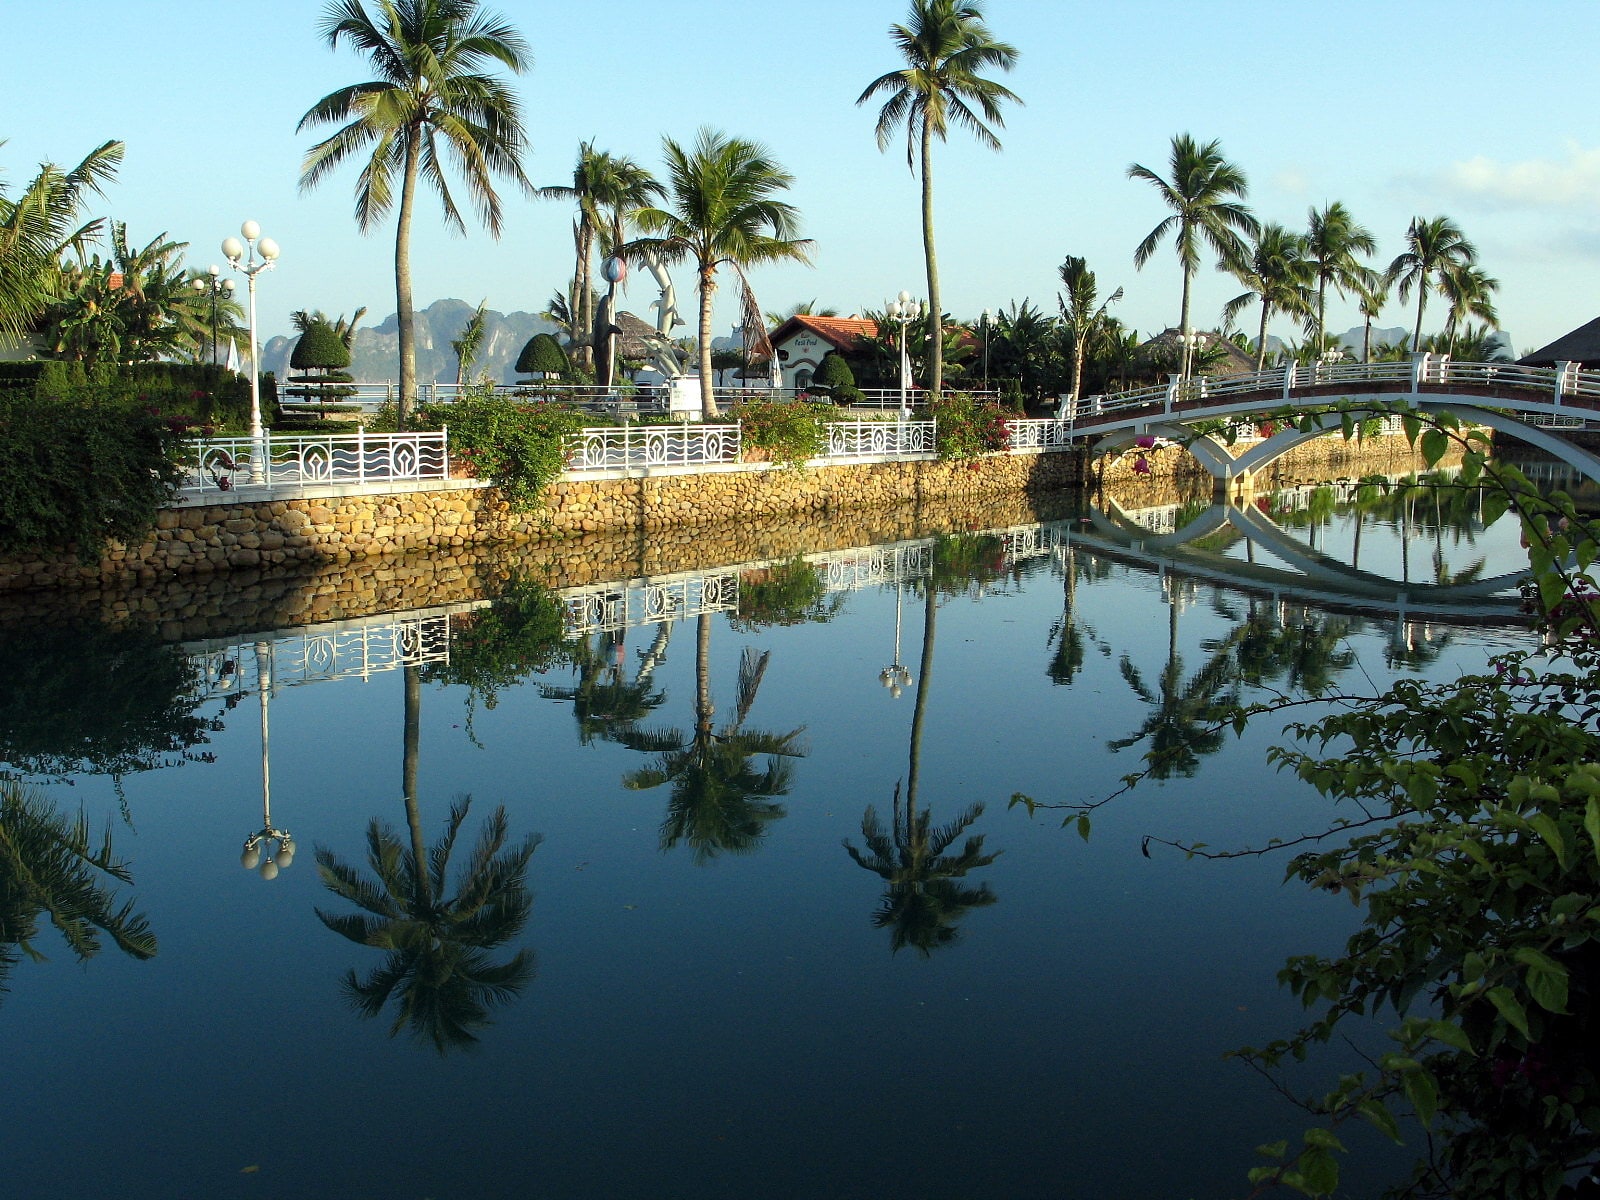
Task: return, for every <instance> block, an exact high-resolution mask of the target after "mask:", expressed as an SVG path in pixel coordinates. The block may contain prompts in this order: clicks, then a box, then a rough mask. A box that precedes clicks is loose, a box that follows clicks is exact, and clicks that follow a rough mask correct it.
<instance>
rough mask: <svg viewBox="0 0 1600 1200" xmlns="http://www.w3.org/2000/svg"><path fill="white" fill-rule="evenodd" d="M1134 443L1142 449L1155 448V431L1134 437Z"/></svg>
mask: <svg viewBox="0 0 1600 1200" xmlns="http://www.w3.org/2000/svg"><path fill="white" fill-rule="evenodd" d="M1133 444H1134V445H1135V446H1137V447H1139V449H1141V450H1154V449H1155V445H1156V439H1155V435H1154V434H1153V433H1144V434H1140V435H1139V436H1138V437H1136V438H1134V439H1133Z"/></svg>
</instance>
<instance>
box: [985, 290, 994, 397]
mask: <svg viewBox="0 0 1600 1200" xmlns="http://www.w3.org/2000/svg"><path fill="white" fill-rule="evenodd" d="M993 321H994V313H992V312H990V311H989V310H988V309H987V308H986V309H984V310H983V390H984V391H986V392H987V391H988V390H989V326H990V324H991V323H992V322H993Z"/></svg>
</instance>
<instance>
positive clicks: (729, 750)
mask: <svg viewBox="0 0 1600 1200" xmlns="http://www.w3.org/2000/svg"><path fill="white" fill-rule="evenodd" d="M695 620H696V624H697V628H696V638H695V703H694V726H693V728H692V729H691V730H689V731H684V730H680V729H654V730H641V729H631V728H624V729H620V730H618V732H617V735H616V736H617V740H618V741H619V742H621V743H622V744H623V745H624V746H627V747H628V748H629V749H631V750H641V751H645V752H647V753H653V754H655V756H656V758H655V762H654V763H652V764H651V765H650V766H647V767H640V768H639V769H638V770H636V771H630V772H629V773H628V774H627V775H625V776H624V777H623V780H622V785H623V787H625V788H628V789H629V790H631V791H648V790H649V789H651V788H657V787H660V786H661V785H662V784H665V783H670V784H671V785H672V793H671V797H670V799H669V800H668V802H667V815H666V817H665V818H664V819H663V820H662V822H661V848H662V849H663V850H670V849H671V848H672V847H674V846H676V845H678V843H680V842H683V843H685V844H687V845H688V846H689V848H690V849H691V850H692V851H693V853H694V857H695V861H696V862H701V863H704V862H709V861H710V860H711V859H713V858H715V857H716V856H717V855H719V854H748V853H750V852H752V851H754V850H755V849H756V848H757V847H758V846H760V844H761V839H762V838H763V837H765V836H766V832H767V827H768V826H769V825H770V824H771V823H772V822H773V821H776V820H779V819H780V818H782V817H783V815H784V808H783V805H781V804H779V803H777V801H776V800H775V799H774V797H777V796H786V795H788V793H789V787H790V782H791V776H792V767H791V765H790V763H789V762H788V761H786V760H788V759H792V758H803V757H805V754H806V749H805V747H804V745H803V744H802V743H801V740H800V735H801V734H802V733H804V732H805V728H804V726H802V727H801V728H799V729H791V730H789V731H787V732H785V733H775V732H771V731H768V730H763V729H753V728H750V727H749V726H747V725H746V724H745V722H746V721H747V720H748V719H749V716H750V709H751V707H752V706H753V705H754V704H755V702H756V693H757V692H759V691H760V689H761V681H762V679H763V678H765V676H766V673H767V663H768V661H769V659H770V658H771V651H763V652H761V653H757V652H756V651H755V650H754V649H752V648H750V647H746V648H745V650H744V653H743V654H742V655H741V656H740V658H739V678H738V684H737V687H736V690H735V693H734V707H733V714H732V716H731V718H730V719H729V720H727V721H724V722H723V723H722V725H721V727H720V728H719V727H717V726H715V725H714V724H713V721H712V718H713V717H714V716H715V715H716V707H715V705H714V704H713V703H712V698H711V614H710V613H701V614H700V616H699V617H697V618H696V619H695ZM757 757H764V758H765V760H766V761H765V763H764V764H763V765H762V767H761V768H760V769H758V768H757V767H756V766H755V764H754V762H753V761H752V760H753V759H755V758H757Z"/></svg>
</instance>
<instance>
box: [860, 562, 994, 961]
mask: <svg viewBox="0 0 1600 1200" xmlns="http://www.w3.org/2000/svg"><path fill="white" fill-rule="evenodd" d="M939 549H943V546H942V545H941V547H939ZM938 565H939V564H938V554H937V552H936V555H935V576H934V578H932V579H928V580H926V581H925V582H924V584H923V587H924V594H923V622H922V662H921V666H920V673H919V674H918V676H917V700H916V707H915V708H914V709H913V711H912V716H911V754H910V762H909V764H908V774H907V776H906V786H905V791H904V794H903V796H902V792H901V788H900V784H898V783H896V784H895V788H894V804H893V810H892V815H891V818H890V827H889V828H888V829H885V828H884V826H883V822H882V820H881V819H880V818H879V816H878V813H877V811H876V810H875V809H874V808H873V807H872V806H871V805H870V804H869V805H868V806H867V811H866V812H865V813H864V814H863V815H862V818H861V838H862V841H863V842H864V843H865V844H866V848H865V850H857V849H856V848H855V847H854V846H852V845H851V844H850V843H849V841H848V840H847V841H846V842H845V843H844V848H845V852H846V853H848V854H849V855H850V857H851V858H852V859H853V860H854V861H855V863H856V865H857V866H859V867H863V868H865V869H866V870H868V871H871V872H872V873H873V874H875V875H877V876H879V877H880V878H881V879H883V880H884V881H885V882H886V883H887V884H888V885H889V886H888V887H887V888H885V889H884V892H883V897H882V899H881V900H880V901H879V904H878V910H877V912H875V913H874V914H873V917H872V924H873V926H874V927H875V928H878V929H887V930H888V931H889V946H890V949H891V951H892V952H894V953H899V952H900V951H901V950H902V949H904V948H905V947H907V946H912V947H915V948H916V949H917V950H918V951H919V952H920V953H921V954H922V956H923V957H924V958H927V957H930V956H931V955H932V954H933V952H934V951H935V950H937V949H939V948H941V947H944V946H950V945H953V944H955V942H956V941H957V940H959V938H960V935H961V930H960V927H959V922H960V920H961V918H962V917H963V916H965V915H966V913H967V912H968V911H969V910H970V909H974V908H984V907H987V906H988V905H991V904H993V903H995V901H996V900H997V899H999V897H997V896H996V895H995V894H994V892H992V891H991V890H990V889H989V885H988V884H987V883H981V884H979V885H977V886H976V887H973V886H970V885H968V884H965V883H962V882H961V880H962V879H964V878H965V877H966V875H967V874H968V872H970V871H973V870H976V869H977V868H979V867H986V866H988V865H989V864H990V863H992V862H993V861H994V860H995V859H996V858H997V857H999V855H998V852H997V853H995V854H985V853H984V852H983V838H984V835H983V834H977V835H975V836H972V837H969V838H967V840H966V843H965V845H963V846H962V848H961V850H960V851H959V852H958V853H955V854H947V853H946V851H948V850H949V849H950V847H951V846H953V845H954V844H955V842H956V840H957V839H958V838H959V837H961V835H962V834H964V833H965V832H966V831H967V830H968V829H969V828H970V827H971V826H972V824H973V822H975V821H976V820H977V819H978V818H979V817H980V816H982V815H983V805H982V804H974V805H971V806H970V807H968V808H966V809H964V810H962V811H961V812H960V813H959V814H957V816H956V818H955V819H954V820H953V821H951V822H949V823H948V824H946V825H941V826H939V827H937V828H935V827H934V824H933V814H932V813H931V812H930V811H928V810H926V809H924V810H922V811H920V812H919V811H918V809H917V789H918V784H919V782H920V772H921V765H922V733H923V726H924V720H925V717H926V715H927V705H928V682H929V680H930V679H931V678H932V675H933V647H934V633H935V617H936V614H937V612H938V599H939V588H938ZM964 581H965V580H964Z"/></svg>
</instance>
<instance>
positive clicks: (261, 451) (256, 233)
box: [222, 221, 278, 483]
mask: <svg viewBox="0 0 1600 1200" xmlns="http://www.w3.org/2000/svg"><path fill="white" fill-rule="evenodd" d="M239 232H240V233H241V234H243V235H244V240H245V242H246V243H248V244H249V254H248V256H247V255H246V248H245V246H244V245H242V244H240V242H239V239H238V238H235V237H231V238H225V239H224V240H223V243H222V253H223V254H224V255H225V256H226V257H227V259H228V265H229V266H230V267H232V268H233V269H234V270H235V271H243V272H244V276H245V278H246V279H247V280H249V292H250V442H251V449H250V482H251V483H261V482H262V481H263V480H265V479H266V477H267V473H266V463H265V461H264V460H265V458H266V453H267V451H266V434H265V432H264V431H263V430H262V428H261V343H260V342H259V341H258V340H257V338H256V276H257V275H259V274H260V273H261V272H262V271H270V270H271V269H272V264H273V263H274V262H275V261H277V258H278V243H277V242H275V241H273V240H272V239H271V238H268V237H262V236H261V226H259V225H257V224H256V223H255V222H254V221H246V222H245V223H244V224H243V225H241V226H239ZM258 254H259V255H260V256H261V259H260V261H259V262H258V261H257V260H256V255H258ZM241 258H243V259H245V262H244V265H242V266H241V265H240V263H239V260H240V259H241Z"/></svg>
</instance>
